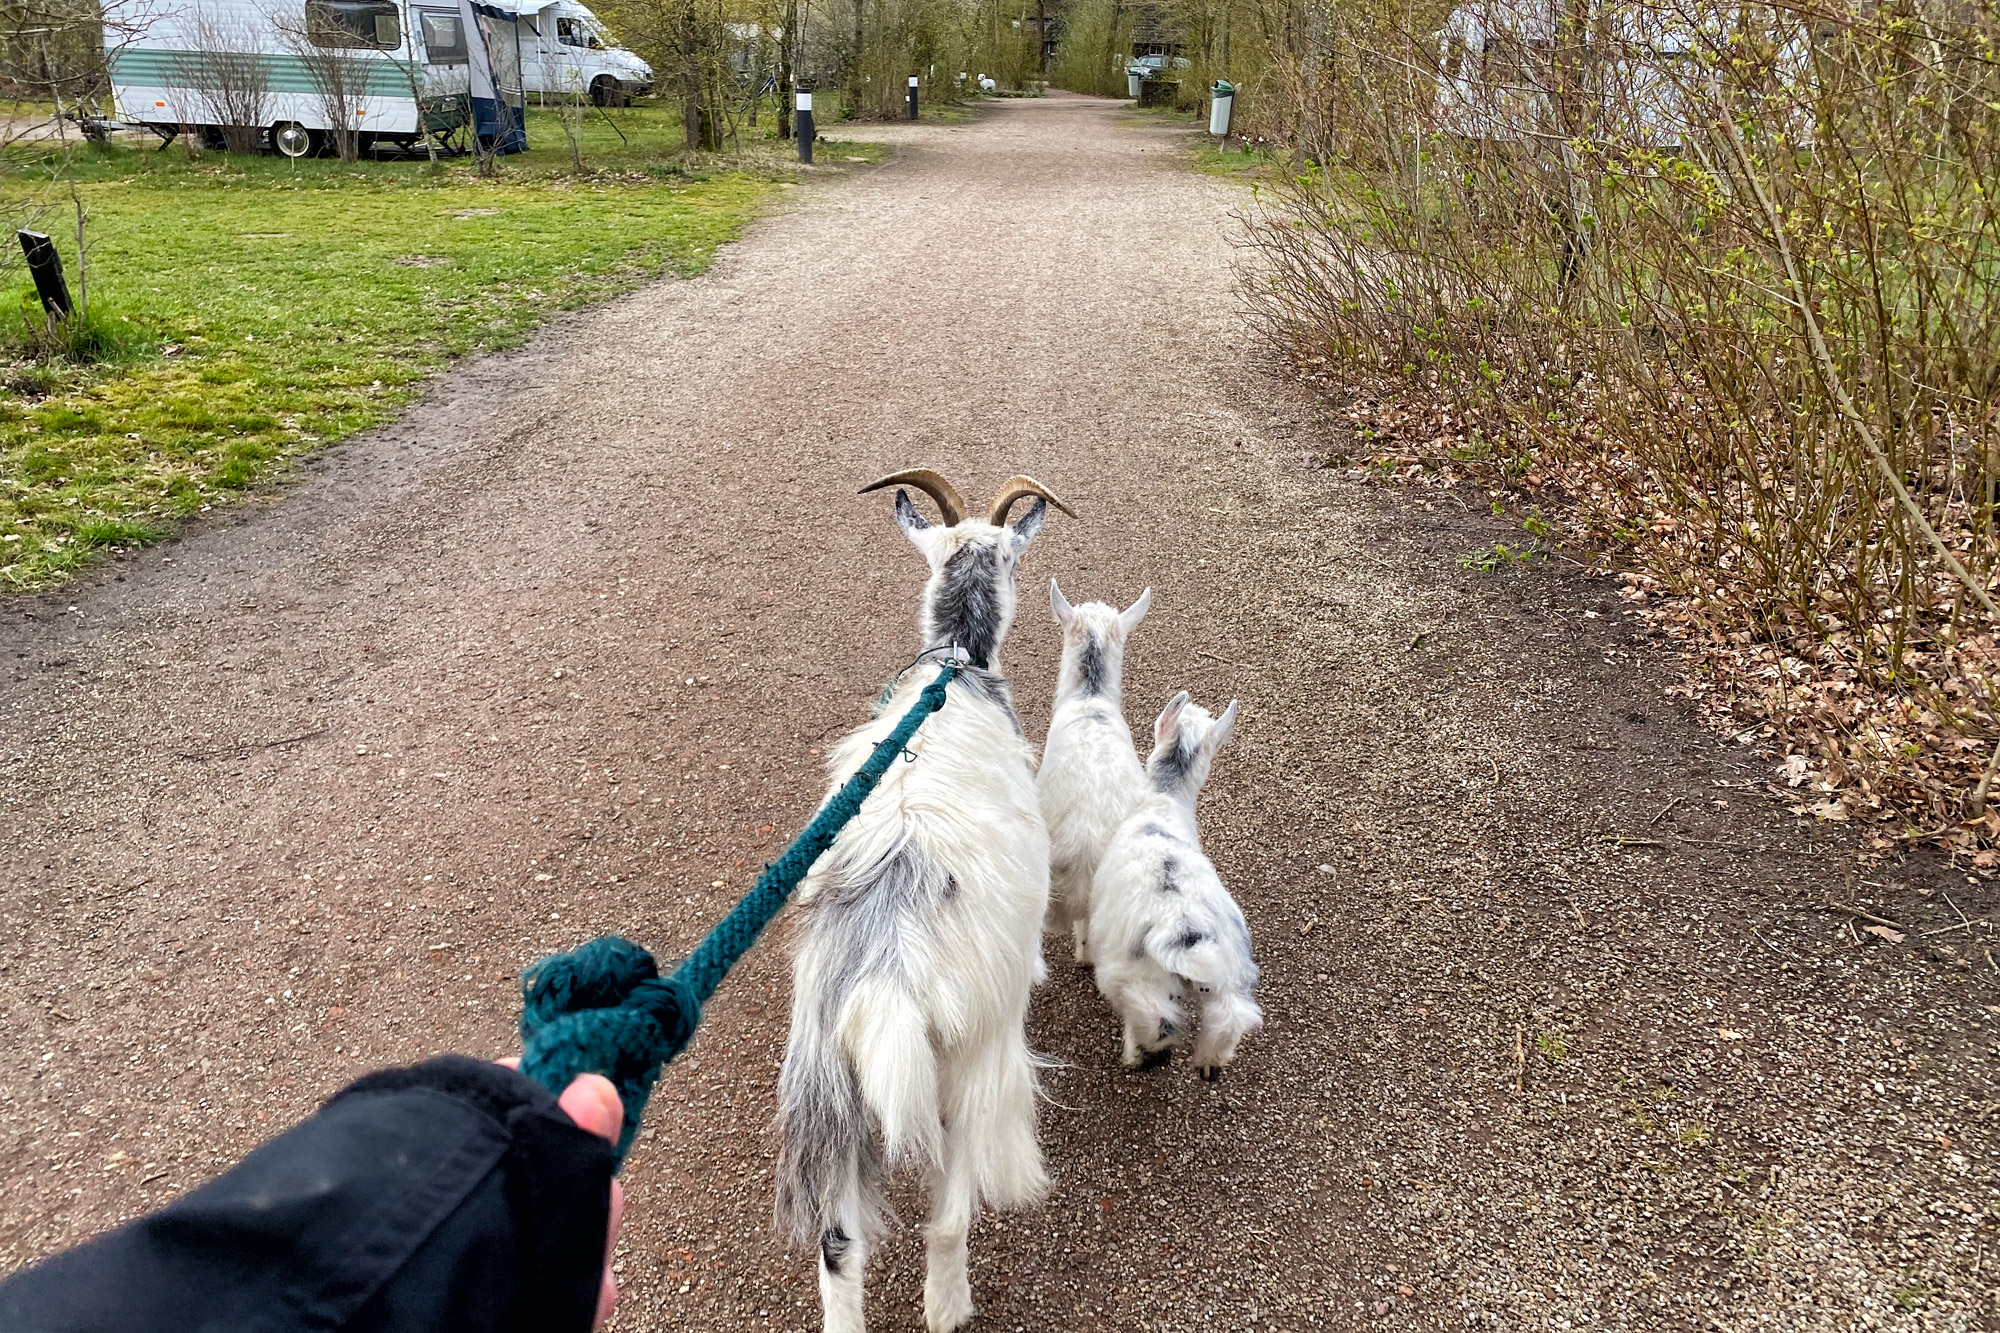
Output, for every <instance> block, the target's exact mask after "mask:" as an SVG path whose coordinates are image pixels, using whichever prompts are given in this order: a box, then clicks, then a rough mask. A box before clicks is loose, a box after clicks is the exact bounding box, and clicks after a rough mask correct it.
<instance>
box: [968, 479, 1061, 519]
mask: <svg viewBox="0 0 2000 1333" xmlns="http://www.w3.org/2000/svg"><path fill="white" fill-rule="evenodd" d="M1030 495H1039V496H1041V497H1042V498H1043V499H1044V500H1047V501H1048V502H1049V503H1050V504H1052V505H1054V506H1055V507H1056V508H1058V509H1060V510H1062V511H1063V512H1064V513H1065V514H1068V515H1069V516H1070V517H1071V518H1075V517H1076V511H1075V510H1074V509H1071V508H1070V507H1069V506H1068V505H1066V504H1064V503H1063V502H1062V501H1061V500H1058V499H1057V498H1056V496H1055V492H1053V491H1051V490H1050V489H1049V488H1048V487H1046V486H1044V485H1042V483H1040V482H1039V481H1036V480H1035V479H1034V478H1033V477H1023V476H1012V477H1009V478H1007V480H1006V481H1004V482H1002V483H1001V485H1000V493H999V494H998V495H996V496H994V497H993V508H991V509H990V510H988V511H987V514H986V521H987V522H988V523H991V524H992V525H993V526H994V527H996V528H997V527H999V526H1000V525H1001V524H1003V523H1005V522H1006V521H1007V511H1008V510H1009V509H1012V508H1013V507H1014V502H1015V501H1016V500H1022V499H1026V498H1027V497H1028V496H1030Z"/></svg>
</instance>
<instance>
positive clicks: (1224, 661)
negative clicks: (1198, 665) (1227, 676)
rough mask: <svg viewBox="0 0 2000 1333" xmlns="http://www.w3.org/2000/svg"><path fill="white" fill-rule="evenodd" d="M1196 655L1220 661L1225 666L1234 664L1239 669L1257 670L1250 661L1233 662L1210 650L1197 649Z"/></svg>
mask: <svg viewBox="0 0 2000 1333" xmlns="http://www.w3.org/2000/svg"><path fill="white" fill-rule="evenodd" d="M1195 656H1196V657H1206V658H1207V659H1208V660H1209V661H1211V662H1220V663H1222V665H1224V666H1233V667H1235V668H1236V669H1237V670H1238V671H1255V670H1256V669H1257V668H1256V667H1253V666H1251V665H1250V664H1249V663H1248V662H1232V661H1230V660H1229V659H1228V658H1226V657H1217V656H1216V655H1215V654H1214V653H1210V652H1202V651H1199V650H1197V651H1196V653H1195Z"/></svg>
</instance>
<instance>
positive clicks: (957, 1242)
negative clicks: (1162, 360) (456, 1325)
mask: <svg viewBox="0 0 2000 1333" xmlns="http://www.w3.org/2000/svg"><path fill="white" fill-rule="evenodd" d="M899 482H900V483H907V484H909V485H911V486H914V487H916V488H917V489H919V490H921V491H924V492H925V493H927V494H928V495H929V496H930V497H931V498H932V499H934V500H936V501H937V504H938V508H939V510H940V511H941V512H942V514H943V516H944V522H943V524H942V525H939V524H932V523H928V522H926V521H925V520H924V518H923V516H922V515H921V514H919V513H918V512H917V508H916V506H915V505H914V504H912V503H911V502H910V497H909V495H908V493H907V492H905V491H902V490H898V491H897V492H896V521H897V523H898V525H900V526H901V527H902V529H903V532H904V534H905V535H906V536H907V537H909V539H910V541H911V542H912V543H914V544H915V545H916V548H917V549H918V550H919V551H921V552H923V555H924V559H925V560H926V561H927V562H928V563H929V565H930V571H931V573H930V580H929V582H927V583H926V584H925V585H924V597H923V611H922V614H921V617H920V624H921V627H922V635H923V645H924V648H925V651H926V654H929V653H930V652H932V651H934V650H946V651H951V650H953V649H954V648H955V649H956V650H957V651H956V653H955V654H954V655H955V656H958V657H959V658H960V659H961V660H962V661H963V662H964V663H965V665H964V666H962V667H961V670H960V672H959V675H958V676H957V678H956V679H955V680H953V681H952V683H951V685H950V687H949V694H948V696H947V702H946V704H945V706H944V707H943V708H941V709H940V710H938V712H936V713H935V714H933V715H932V716H931V717H930V719H929V720H928V721H926V722H925V723H924V725H923V727H922V729H921V730H919V731H918V732H917V734H916V736H915V738H914V739H912V740H911V742H910V745H909V750H910V752H911V755H912V756H913V760H914V762H910V763H897V764H894V765H892V766H891V767H890V769H889V771H888V772H887V773H886V774H885V775H884V776H883V778H882V782H881V785H880V786H879V787H878V788H877V789H876V790H875V792H874V794H873V795H871V796H870V797H869V798H868V800H867V802H866V803H865V804H864V805H863V806H862V807H861V812H860V814H858V815H857V816H856V817H855V818H854V820H853V822H852V823H850V824H848V825H847V827H846V828H845V829H843V830H841V833H840V836H839V837H838V838H837V839H836V840H835V841H834V844H833V846H832V847H831V848H830V849H829V850H828V851H827V853H826V855H825V856H823V857H821V858H820V860H819V863H818V864H817V865H816V866H815V867H814V868H813V871H812V873H811V874H810V875H808V876H807V877H806V880H805V883H804V884H803V885H802V886H801V888H800V892H799V900H800V903H801V906H802V913H801V917H802V919H801V922H800V927H799V936H798V944H797V952H796V954H795V956H794V959H793V964H792V1031H791V1037H790V1040H789V1041H788V1042H787V1044H786V1047H785V1063H784V1068H783V1070H782V1071H781V1072H780V1074H779V1076H778V1131H779V1136H780V1139H781V1146H780V1149H779V1154H778V1220H779V1223H780V1225H781V1226H782V1227H784V1228H785V1229H786V1230H788V1231H790V1233H791V1234H792V1235H793V1237H794V1238H795V1239H797V1240H798V1242H799V1243H800V1244H802V1245H816V1246H817V1247H818V1249H819V1291H820V1303H821V1307H822V1310H823V1313H824V1317H825V1327H826V1328H827V1330H829V1333H853V1331H858V1330H860V1329H861V1328H862V1327H863V1326H864V1320H863V1315H862V1272H863V1267H864V1265H865V1263H866V1261H867V1251H868V1246H869V1244H870V1242H871V1240H872V1239H873V1238H874V1237H875V1235H876V1234H878V1233H879V1231H880V1228H881V1221H882V1213H883V1209H884V1204H883V1199H882V1186H883V1180H884V1177H885V1176H886V1174H887V1170H888V1168H890V1167H893V1166H897V1165H901V1164H908V1165H911V1166H916V1167H919V1168H920V1169H922V1170H923V1171H924V1173H925V1175H926V1177H927V1183H928V1185H929V1189H930V1196H931V1219H930V1224H929V1226H928V1227H926V1228H925V1240H926V1245H927V1250H928V1262H927V1272H926V1274H925V1278H924V1322H925V1324H926V1325H927V1326H928V1328H929V1329H930V1330H931V1333H946V1331H947V1330H950V1329H955V1328H958V1327H959V1326H960V1325H961V1324H963V1323H965V1321H966V1320H968V1319H970V1318H971V1317H972V1313H973V1306H972V1285H971V1281H970V1279H969V1278H968V1277H967V1275H966V1234H967V1232H968V1230H969V1229H970V1227H971V1225H972V1218H973V1214H974V1213H975V1211H976V1210H977V1209H978V1206H979V1204H980V1203H981V1201H982V1200H983V1201H984V1202H986V1203H988V1204H990V1205H992V1206H994V1207H1001V1208H1005V1207H1018V1206H1021V1205H1024V1204H1027V1203H1031V1202H1033V1201H1034V1200H1035V1199H1036V1198H1038V1197H1039V1196H1040V1195H1041V1193H1042V1191H1043V1190H1044V1189H1045V1188H1046V1187H1047V1183H1048V1180H1047V1176H1046V1175H1045V1174H1044V1172H1043V1169H1042V1156H1041V1149H1040V1148H1039V1146H1038V1145H1037V1144H1036V1141H1035V1058H1034V1056H1033V1055H1032V1054H1031V1053H1030V1052H1029V1050H1028V1041H1027V1032H1026V1028H1025V1020H1026V1016H1027V1009H1028V995H1029V991H1030V990H1031V989H1032V988H1033V986H1034V985H1035V983H1036V982H1038V981H1040V980H1041V979H1042V976H1043V969H1042V954H1041V933H1042V914H1043V912H1044V911H1045V910H1046V909H1047V906H1048V893H1049V840H1048V833H1047V832H1046V830H1045V829H1044V827H1043V824H1042V815H1041V809H1040V806H1039V804H1038V803H1037V800H1036V796H1035V768H1034V764H1035V755H1034V748H1033V747H1032V746H1031V745H1030V744H1029V742H1028V739H1027V737H1026V736H1025V735H1024V734H1023V732H1022V730H1021V724H1020V721H1019V719H1018V718H1016V717H1015V715H1014V705H1013V698H1012V696H1011V695H1010V693H1009V692H1008V689H1007V682H1006V679H1005V678H1004V677H1003V676H1002V675H1001V674H1000V662H999V651H1000V643H1001V641H1002V640H1003V639H1004V638H1005V637H1006V635H1007V627H1008V625H1009V624H1010V623H1011V622H1012V620H1013V618H1014V605H1015V593H1014V569H1015V565H1016V562H1017V561H1018V560H1019V558H1020V555H1021V552H1022V551H1023V550H1025V549H1026V548H1027V546H1028V543H1029V542H1031V541H1033V540H1034V538H1035V534H1036V533H1037V532H1039V531H1040V530H1041V526H1042V520H1043V518H1044V517H1045V515H1046V513H1047V506H1048V505H1049V504H1053V505H1055V506H1056V507H1057V508H1058V509H1061V510H1062V511H1063V512H1064V513H1069V512H1070V510H1069V507H1068V506H1067V505H1065V504H1063V502H1062V501H1060V500H1058V499H1057V498H1056V497H1055V496H1054V495H1053V494H1051V493H1050V492H1049V491H1048V490H1047V489H1046V488H1044V487H1043V486H1042V485H1041V483H1039V482H1037V481H1035V480H1034V479H1032V478H1029V477H1014V478H1012V479H1011V480H1009V481H1008V482H1007V483H1006V484H1005V485H1004V486H1002V487H1001V488H1000V493H999V494H998V495H997V496H996V497H995V498H994V500H993V504H992V506H991V508H990V509H989V510H988V511H987V515H986V518H985V520H984V521H981V520H979V519H973V518H967V517H966V508H965V502H964V501H963V500H962V499H961V498H960V497H959V494H958V491H957V490H956V489H955V488H954V487H953V486H952V484H951V483H950V482H949V481H947V480H945V478H943V477H942V476H940V475H938V474H937V473H935V472H932V471H929V470H927V469H913V470H910V471H905V472H897V473H894V474H893V475H891V476H887V477H884V478H882V479H881V480H880V481H877V482H874V483H872V484H870V485H868V486H864V487H863V488H862V490H863V491H864V492H866V491H872V490H876V489H878V488H880V487H884V486H892V485H896V484H897V483H899ZM1024 499H1026V500H1031V501H1032V503H1031V504H1030V505H1029V507H1028V508H1027V509H1026V510H1025V511H1024V512H1023V513H1022V514H1021V516H1020V518H1018V519H1016V520H1015V521H1014V522H1013V523H1012V524H1009V523H1008V522H1007V512H1008V510H1009V509H1011V508H1012V507H1013V506H1014V504H1015V503H1016V502H1017V501H1020V500H1024ZM938 669H939V668H938V666H937V664H936V663H935V662H929V663H926V664H925V665H923V666H921V667H919V668H917V669H913V670H909V671H906V672H904V673H903V675H902V676H901V677H900V678H899V679H898V680H897V681H896V682H895V683H894V684H893V685H892V686H891V688H890V690H889V692H888V695H887V697H886V698H885V699H884V700H883V704H882V707H881V709H880V710H879V712H878V715H877V716H876V718H875V720H874V721H873V722H870V723H869V724H868V725H866V726H864V727H861V728H860V729H859V730H857V731H855V732H853V733H852V734H850V735H849V736H848V737H847V738H846V739H845V740H843V741H842V742H841V743H840V744H839V745H838V746H836V747H835V748H834V750H833V752H832V755H831V757H830V759H829V765H828V766H829V767H830V768H831V770H832V789H833V790H838V789H839V787H840V785H841V783H843V782H845V781H846V780H847V778H848V777H850V776H851V775H852V774H853V773H854V771H855V770H856V769H857V768H859V767H860V765H861V763H862V762H863V760H865V759H866V758H867V757H868V754H869V752H870V751H872V750H873V749H874V748H875V746H876V744H877V743H878V742H879V741H881V740H882V738H883V737H884V736H886V735H887V734H888V733H889V732H890V731H891V730H892V729H893V728H894V727H895V724H896V722H897V720H898V719H899V718H901V717H902V715H903V713H904V712H905V711H906V710H907V709H908V708H909V706H910V705H911V704H912V703H913V702H914V701H915V699H916V697H917V694H918V693H919V692H920V691H921V690H922V689H923V687H924V686H925V685H927V684H929V683H930V681H931V680H933V679H935V676H936V672H937V670H938ZM878 1135H879V1141H878Z"/></svg>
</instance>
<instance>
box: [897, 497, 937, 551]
mask: <svg viewBox="0 0 2000 1333" xmlns="http://www.w3.org/2000/svg"><path fill="white" fill-rule="evenodd" d="M930 525H931V524H930V520H929V519H927V518H925V517H924V516H923V515H922V514H920V513H918V512H917V507H916V506H915V505H913V504H911V503H910V493H909V492H908V491H906V490H903V489H902V488H901V487H898V488H897V489H896V526H897V527H899V528H901V529H902V530H903V535H904V536H906V537H908V538H909V539H910V540H911V541H915V540H916V539H917V534H918V533H920V532H922V531H923V530H924V529H925V528H928V527H929V526H930Z"/></svg>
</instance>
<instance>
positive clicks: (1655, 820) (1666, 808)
mask: <svg viewBox="0 0 2000 1333" xmlns="http://www.w3.org/2000/svg"><path fill="white" fill-rule="evenodd" d="M1686 799H1687V797H1685V796H1676V797H1674V799H1673V800H1671V801H1668V802H1667V803H1666V804H1665V805H1663V806H1661V807H1660V811H1659V813H1658V814H1656V815H1654V816H1653V817H1652V818H1651V819H1649V820H1647V821H1646V827H1647V828H1651V827H1653V825H1655V824H1657V823H1659V822H1660V821H1661V820H1662V819H1665V818H1666V817H1667V811H1669V810H1671V809H1673V808H1674V807H1675V806H1677V805H1679V804H1680V803H1681V802H1682V801H1685V800H1686Z"/></svg>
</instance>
